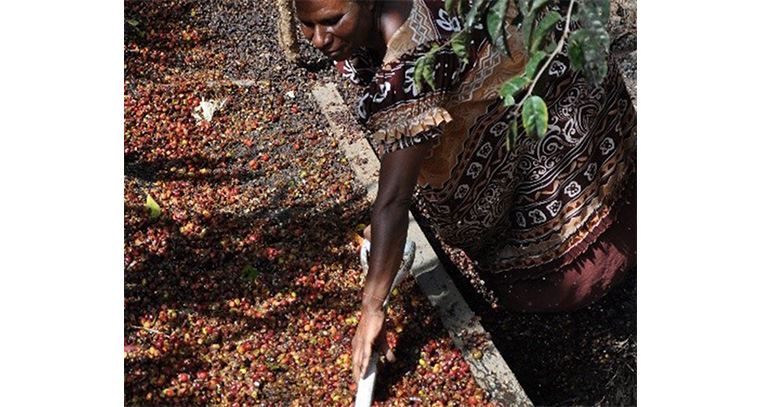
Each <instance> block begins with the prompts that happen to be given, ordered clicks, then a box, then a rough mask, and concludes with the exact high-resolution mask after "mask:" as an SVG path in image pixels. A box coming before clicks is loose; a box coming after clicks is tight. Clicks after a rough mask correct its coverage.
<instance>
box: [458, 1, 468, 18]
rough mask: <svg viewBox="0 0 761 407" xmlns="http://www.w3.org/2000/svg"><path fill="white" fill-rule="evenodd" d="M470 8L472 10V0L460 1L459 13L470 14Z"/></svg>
mask: <svg viewBox="0 0 761 407" xmlns="http://www.w3.org/2000/svg"><path fill="white" fill-rule="evenodd" d="M469 10H470V1H468V0H460V2H459V3H458V4H457V15H458V16H464V15H465V14H468V11H469ZM461 21H462V20H461Z"/></svg>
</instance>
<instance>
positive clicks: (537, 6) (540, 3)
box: [529, 0, 552, 14]
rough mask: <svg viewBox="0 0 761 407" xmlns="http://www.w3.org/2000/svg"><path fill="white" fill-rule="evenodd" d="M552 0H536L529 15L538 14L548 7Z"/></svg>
mask: <svg viewBox="0 0 761 407" xmlns="http://www.w3.org/2000/svg"><path fill="white" fill-rule="evenodd" d="M550 1H552V0H534V3H533V4H532V5H531V10H529V13H532V14H536V13H538V12H539V11H540V10H541V9H542V7H544V6H546V5H547V3H549V2H550Z"/></svg>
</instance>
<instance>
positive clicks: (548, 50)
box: [544, 41, 558, 54]
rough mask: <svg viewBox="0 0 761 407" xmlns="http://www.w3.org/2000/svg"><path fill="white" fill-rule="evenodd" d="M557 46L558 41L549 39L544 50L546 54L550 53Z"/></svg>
mask: <svg viewBox="0 0 761 407" xmlns="http://www.w3.org/2000/svg"><path fill="white" fill-rule="evenodd" d="M557 47H558V43H557V42H555V41H550V43H549V44H547V46H545V47H544V52H546V53H548V54H552V53H553V52H555V48H557Z"/></svg>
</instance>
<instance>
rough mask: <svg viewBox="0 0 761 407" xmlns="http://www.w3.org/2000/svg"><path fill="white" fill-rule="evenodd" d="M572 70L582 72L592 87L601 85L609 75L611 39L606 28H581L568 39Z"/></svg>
mask: <svg viewBox="0 0 761 407" xmlns="http://www.w3.org/2000/svg"><path fill="white" fill-rule="evenodd" d="M568 42H569V45H568V54H569V57H570V60H571V69H573V70H574V71H582V72H583V73H584V77H585V78H586V80H587V81H588V82H589V83H590V84H592V85H595V86H597V85H600V84H601V83H602V81H603V80H604V79H605V76H606V75H607V74H608V50H609V46H610V37H608V33H607V32H606V31H605V30H604V28H601V27H598V28H597V29H589V28H581V29H579V30H576V31H575V32H574V33H573V34H571V36H570V37H569V38H568Z"/></svg>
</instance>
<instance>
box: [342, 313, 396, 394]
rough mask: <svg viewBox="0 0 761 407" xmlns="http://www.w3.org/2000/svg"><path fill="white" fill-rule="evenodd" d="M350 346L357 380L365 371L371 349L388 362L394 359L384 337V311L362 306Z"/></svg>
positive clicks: (353, 371)
mask: <svg viewBox="0 0 761 407" xmlns="http://www.w3.org/2000/svg"><path fill="white" fill-rule="evenodd" d="M351 347H352V356H351V361H352V373H353V375H354V380H355V381H357V382H359V380H360V379H361V378H362V377H364V375H365V373H366V372H367V369H368V365H369V364H370V355H372V352H373V349H377V350H378V353H379V354H380V355H383V356H385V357H386V360H388V361H389V362H393V361H395V360H396V357H395V356H394V353H393V352H392V351H391V348H390V347H389V346H388V340H387V339H386V313H385V312H383V311H382V310H381V309H380V308H378V309H368V308H366V307H362V317H361V318H360V321H359V325H358V326H357V332H356V334H354V339H353V340H352V341H351Z"/></svg>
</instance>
